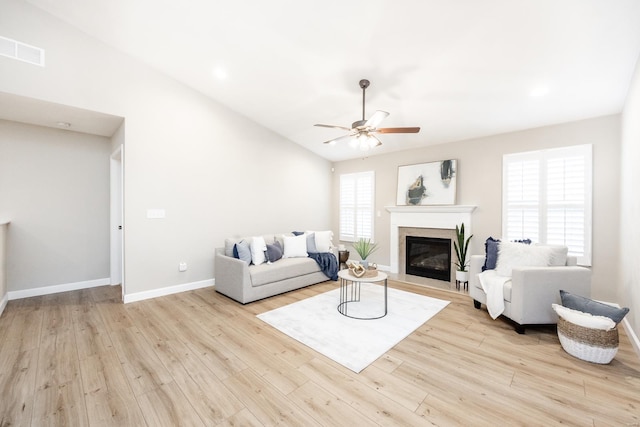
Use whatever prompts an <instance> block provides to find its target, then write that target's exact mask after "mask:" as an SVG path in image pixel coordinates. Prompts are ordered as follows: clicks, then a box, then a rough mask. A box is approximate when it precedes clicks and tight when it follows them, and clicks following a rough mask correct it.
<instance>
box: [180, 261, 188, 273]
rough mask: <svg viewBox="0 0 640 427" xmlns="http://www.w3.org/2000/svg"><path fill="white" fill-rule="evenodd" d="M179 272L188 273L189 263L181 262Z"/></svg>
mask: <svg viewBox="0 0 640 427" xmlns="http://www.w3.org/2000/svg"><path fill="white" fill-rule="evenodd" d="M178 271H187V263H186V262H181V263H180V264H178Z"/></svg>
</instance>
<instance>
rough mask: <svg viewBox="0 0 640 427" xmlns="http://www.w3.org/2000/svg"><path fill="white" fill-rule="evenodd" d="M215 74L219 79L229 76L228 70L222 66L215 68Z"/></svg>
mask: <svg viewBox="0 0 640 427" xmlns="http://www.w3.org/2000/svg"><path fill="white" fill-rule="evenodd" d="M213 75H214V76H215V77H216V78H217V79H218V80H225V79H226V78H227V71H226V70H225V69H224V68H222V67H215V68H214V69H213Z"/></svg>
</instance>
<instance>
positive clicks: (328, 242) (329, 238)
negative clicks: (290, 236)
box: [313, 230, 333, 252]
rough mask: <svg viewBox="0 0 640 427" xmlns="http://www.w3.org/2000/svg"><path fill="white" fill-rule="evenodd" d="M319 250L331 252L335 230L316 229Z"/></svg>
mask: <svg viewBox="0 0 640 427" xmlns="http://www.w3.org/2000/svg"><path fill="white" fill-rule="evenodd" d="M313 233H314V234H315V237H316V239H315V240H316V248H317V249H318V252H331V248H332V247H333V231H331V230H326V231H314V232H313Z"/></svg>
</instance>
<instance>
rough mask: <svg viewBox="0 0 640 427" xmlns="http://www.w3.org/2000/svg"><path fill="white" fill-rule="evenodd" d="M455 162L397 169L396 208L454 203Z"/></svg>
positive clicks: (448, 161)
mask: <svg viewBox="0 0 640 427" xmlns="http://www.w3.org/2000/svg"><path fill="white" fill-rule="evenodd" d="M456 175H457V162H456V160H442V161H440V162H430V163H421V164H417V165H408V166H400V167H398V190H397V196H396V204H397V205H398V206H420V205H453V204H454V203H455V201H456Z"/></svg>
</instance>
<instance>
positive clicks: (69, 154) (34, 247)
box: [0, 120, 110, 292]
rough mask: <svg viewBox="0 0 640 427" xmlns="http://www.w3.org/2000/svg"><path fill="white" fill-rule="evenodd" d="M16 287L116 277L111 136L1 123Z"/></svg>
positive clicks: (0, 192)
mask: <svg viewBox="0 0 640 427" xmlns="http://www.w3.org/2000/svg"><path fill="white" fill-rule="evenodd" d="M0 153H2V155H0V201H1V203H0V217H3V218H7V219H9V220H10V221H11V225H10V227H11V233H10V236H9V237H10V238H9V240H8V244H7V254H8V263H7V283H8V290H9V292H15V291H24V290H27V289H33V288H40V287H44V286H51V285H65V284H70V283H77V282H85V281H90V280H99V279H105V278H108V277H109V235H108V232H109V154H110V147H109V139H108V138H104V137H100V136H95V135H88V134H83V133H77V132H71V131H66V130H59V129H51V128H45V127H39V126H32V125H26V124H21V123H16V122H8V121H4V120H0Z"/></svg>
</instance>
